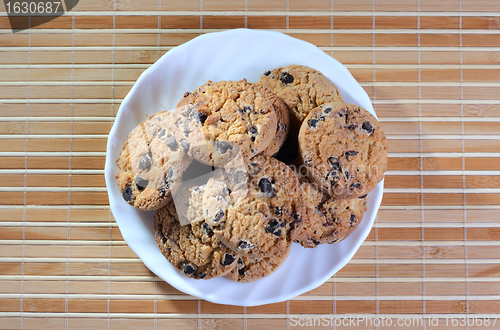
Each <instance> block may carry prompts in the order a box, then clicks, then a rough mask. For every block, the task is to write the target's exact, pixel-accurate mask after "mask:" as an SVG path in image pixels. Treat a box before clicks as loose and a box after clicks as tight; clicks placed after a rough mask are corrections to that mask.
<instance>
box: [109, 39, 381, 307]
mask: <svg viewBox="0 0 500 330" xmlns="http://www.w3.org/2000/svg"><path fill="white" fill-rule="evenodd" d="M290 64H299V65H306V66H309V67H312V68H314V69H317V70H319V71H321V72H322V73H323V74H325V75H326V76H327V77H328V78H330V79H331V80H332V81H333V82H334V83H335V84H336V85H337V87H338V88H339V90H340V91H341V93H342V96H343V97H344V100H345V101H346V102H350V103H354V104H357V105H359V106H361V107H363V108H365V109H367V110H368V111H370V112H371V113H372V114H375V113H374V110H373V107H372V105H371V102H370V99H369V97H368V95H367V94H366V93H365V91H364V90H363V88H362V87H361V86H360V85H359V84H358V83H357V82H356V80H355V79H354V78H353V77H352V75H351V74H350V73H349V71H348V70H347V69H346V68H345V67H344V66H343V65H342V64H340V63H339V62H338V61H336V60H335V59H333V58H331V57H330V56H328V55H327V54H325V53H324V52H323V51H321V50H320V49H319V48H317V47H316V46H314V45H312V44H310V43H307V42H304V41H301V40H298V39H295V38H292V37H289V36H287V35H285V34H282V33H278V32H269V31H255V30H248V29H237V30H230V31H225V32H217V33H208V34H204V35H202V36H199V37H197V38H195V39H193V40H191V41H189V42H187V43H185V44H183V45H180V46H178V47H175V48H174V49H172V50H170V51H169V52H168V53H166V54H165V55H164V56H163V57H162V58H160V59H159V60H158V61H157V62H156V63H155V64H153V65H152V66H151V67H150V68H149V69H147V70H146V71H145V72H144V73H143V74H142V75H141V76H140V77H139V79H138V80H137V82H136V83H135V84H134V86H133V87H132V89H131V91H130V92H129V93H128V95H127V96H126V97H125V99H124V100H123V102H122V104H121V105H120V109H119V110H118V114H117V116H116V120H115V122H114V124H113V127H112V129H111V131H110V133H109V138H108V144H107V151H106V165H105V177H106V186H107V190H108V195H109V204H110V207H111V211H112V212H113V215H114V218H115V220H116V222H117V223H118V226H119V228H120V231H121V233H122V236H123V238H124V239H125V241H126V242H127V244H128V245H129V246H130V248H131V249H132V250H133V251H134V252H135V253H136V254H137V256H138V257H139V258H141V260H142V261H143V262H144V264H145V265H146V266H147V267H148V268H149V269H150V270H151V271H152V272H153V273H155V274H156V275H158V276H159V277H160V278H162V279H163V280H165V281H166V282H168V283H169V284H170V285H172V286H173V287H175V288H176V289H178V290H180V291H182V292H185V293H187V294H190V295H193V296H196V297H199V298H202V299H205V300H208V301H211V302H215V303H221V304H230V305H240V306H255V305H262V304H269V303H275V302H280V301H284V300H288V299H291V298H293V297H295V296H298V295H300V294H302V293H304V292H306V291H309V290H312V289H314V288H316V287H318V286H320V285H321V284H323V283H324V282H325V281H326V280H328V279H329V278H330V277H331V276H332V275H334V274H335V273H336V272H337V271H339V269H341V268H342V267H343V266H345V265H346V264H347V262H348V261H349V260H350V259H351V258H352V257H353V255H354V253H355V252H356V251H357V250H358V248H359V247H360V245H361V244H362V243H363V241H364V240H365V239H366V237H367V236H368V234H369V232H370V230H371V228H372V226H373V221H374V219H375V216H376V213H377V210H378V208H379V206H380V203H381V200H382V191H383V181H382V182H381V183H379V184H378V185H377V187H376V189H375V190H374V191H372V192H371V193H370V194H369V195H368V210H367V212H366V213H365V215H364V217H363V220H362V221H361V223H360V224H359V226H358V227H357V228H356V230H354V232H353V233H352V234H351V235H350V236H349V237H348V238H347V239H345V240H344V241H342V242H340V243H338V244H333V245H330V244H323V245H320V246H318V247H317V248H315V249H305V248H303V247H302V246H300V245H298V244H293V247H292V250H291V252H290V255H289V257H288V259H287V260H286V261H285V263H284V264H283V265H282V266H281V267H280V268H279V269H278V270H277V271H276V272H275V273H273V274H271V275H270V276H268V277H265V278H263V279H261V280H258V281H255V282H251V283H238V282H232V281H230V280H228V279H226V278H215V279H210V280H194V279H191V278H188V277H186V276H184V275H183V274H181V273H180V272H179V271H177V269H175V268H174V267H173V266H172V265H171V264H170V263H169V262H168V261H167V260H166V259H165V258H164V257H163V255H162V254H161V252H160V250H159V248H158V247H157V245H156V241H155V236H154V231H153V221H152V220H153V215H154V212H147V211H141V210H138V209H135V208H133V207H132V206H130V205H129V204H127V203H126V202H125V201H124V200H123V199H122V197H121V195H120V191H119V190H118V186H117V183H116V179H115V175H116V173H117V172H118V167H117V166H116V163H115V161H116V159H117V158H118V156H119V154H120V151H121V149H122V146H123V144H124V143H125V141H126V140H127V135H128V133H129V132H130V131H131V130H132V129H133V128H134V127H135V126H136V125H138V124H139V123H140V122H142V121H143V120H144V119H146V118H147V117H148V116H149V115H151V114H153V113H155V112H158V111H161V110H165V109H168V110H172V109H174V108H175V105H176V104H177V102H178V101H179V100H180V99H181V98H182V96H183V94H184V93H185V92H187V91H190V92H191V91H193V90H194V89H195V88H196V87H198V86H199V85H201V84H204V83H206V82H207V81H208V80H212V81H219V80H241V79H243V78H247V80H248V81H249V82H256V81H258V80H259V78H260V76H261V75H262V74H263V73H264V72H265V71H267V70H271V69H274V68H277V67H280V66H281V67H283V66H287V65H290Z"/></svg>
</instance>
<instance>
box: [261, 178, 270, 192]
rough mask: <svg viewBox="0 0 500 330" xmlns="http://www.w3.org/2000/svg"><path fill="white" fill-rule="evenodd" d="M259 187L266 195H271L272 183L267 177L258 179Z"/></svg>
mask: <svg viewBox="0 0 500 330" xmlns="http://www.w3.org/2000/svg"><path fill="white" fill-rule="evenodd" d="M259 189H260V191H261V192H262V193H264V194H266V195H271V194H272V193H273V185H272V184H271V181H269V179H267V178H262V179H260V180H259Z"/></svg>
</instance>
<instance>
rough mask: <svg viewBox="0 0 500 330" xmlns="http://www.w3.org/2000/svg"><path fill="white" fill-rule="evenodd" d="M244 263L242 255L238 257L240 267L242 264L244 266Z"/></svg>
mask: <svg viewBox="0 0 500 330" xmlns="http://www.w3.org/2000/svg"><path fill="white" fill-rule="evenodd" d="M243 265H244V263H243V259H241V257H240V258H239V259H238V267H240V266H243Z"/></svg>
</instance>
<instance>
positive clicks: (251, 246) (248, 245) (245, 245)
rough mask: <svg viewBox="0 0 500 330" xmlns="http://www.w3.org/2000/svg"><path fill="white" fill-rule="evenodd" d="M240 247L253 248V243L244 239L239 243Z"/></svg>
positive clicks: (244, 248) (242, 248)
mask: <svg viewBox="0 0 500 330" xmlns="http://www.w3.org/2000/svg"><path fill="white" fill-rule="evenodd" d="M238 248H239V249H241V250H249V249H251V248H253V245H252V244H251V243H249V242H247V241H243V240H242V241H240V242H239V243H238Z"/></svg>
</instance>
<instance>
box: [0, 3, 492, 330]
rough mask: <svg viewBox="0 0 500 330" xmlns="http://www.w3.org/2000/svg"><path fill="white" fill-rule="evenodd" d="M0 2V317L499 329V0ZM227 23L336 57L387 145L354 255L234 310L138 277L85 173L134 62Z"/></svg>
mask: <svg viewBox="0 0 500 330" xmlns="http://www.w3.org/2000/svg"><path fill="white" fill-rule="evenodd" d="M0 11H1V12H0V329H120V330H125V329H277V328H283V329H294V328H300V329H307V328H308V329H333V328H335V329H403V328H404V329H430V328H434V329H438V328H439V329H495V328H496V329H500V320H498V322H496V324H495V325H494V323H493V322H494V321H495V320H496V319H495V318H497V317H500V243H499V239H500V221H499V220H500V70H499V68H500V1H499V0H478V1H475V0H403V1H397V2H396V1H392V0H345V1H341V0H278V1H268V0H237V1H230V0H185V1H174V0H144V1H132V0H115V1H101V0H99V1H98V0H80V1H79V3H78V4H77V5H76V7H75V8H74V10H73V11H71V12H69V13H67V14H65V15H64V16H62V17H59V18H57V19H55V20H53V21H51V22H48V23H45V24H43V25H40V26H37V27H36V28H33V29H30V30H26V31H24V32H19V33H15V34H13V33H12V31H11V30H10V25H9V21H8V18H7V16H6V14H5V7H4V6H3V3H2V4H0ZM238 27H248V28H256V29H270V30H278V31H282V32H285V33H287V34H289V35H291V36H293V37H296V38H299V39H303V40H306V41H309V42H311V43H313V44H315V45H317V46H319V47H321V49H323V50H324V51H325V52H326V53H327V54H330V55H331V56H333V57H334V58H336V59H338V60H339V61H341V62H342V63H344V64H345V65H346V66H347V68H348V69H349V70H350V71H351V73H352V74H353V75H354V77H355V78H356V79H357V80H358V81H359V82H360V84H361V85H362V86H363V87H364V88H365V90H366V91H367V92H368V94H369V96H370V97H371V99H372V100H373V104H374V107H375V109H376V112H377V114H378V116H379V117H380V120H381V122H382V124H383V127H384V129H385V131H386V133H387V135H388V138H389V144H390V160H389V171H388V172H387V176H386V181H385V182H386V189H385V194H384V200H383V204H382V207H381V209H380V211H379V213H378V218H377V221H376V223H375V226H374V228H373V230H372V233H371V234H370V236H369V238H368V239H367V240H366V242H365V243H364V244H363V246H362V247H361V248H360V250H359V252H358V253H357V254H356V256H355V257H354V259H353V260H352V261H351V262H350V263H349V264H348V265H347V266H346V267H344V268H343V269H342V270H341V271H339V272H338V274H336V276H334V277H333V278H331V279H330V280H328V281H327V282H326V283H325V284H323V285H322V286H320V287H319V288H317V289H315V290H313V291H311V292H308V293H306V294H303V295H301V296H299V297H297V298H295V299H292V300H290V301H287V302H283V303H278V304H273V305H266V306H260V307H248V308H243V307H232V306H223V305H217V304H212V303H208V302H206V301H200V300H198V299H195V298H193V297H191V296H187V295H185V294H183V293H181V292H178V291H176V290H175V289H173V288H172V287H171V286H169V285H168V284H166V283H165V282H163V281H161V280H160V279H158V278H157V277H156V276H154V275H153V274H152V273H151V272H150V271H149V270H148V269H147V268H146V267H145V266H144V265H143V264H142V262H141V261H140V260H139V259H138V258H137V257H136V256H135V254H134V253H133V252H132V251H131V250H130V248H128V246H127V245H126V244H125V242H124V241H123V239H122V237H121V235H120V231H119V230H118V227H117V225H116V223H115V221H114V220H113V216H112V214H111V212H110V210H109V206H108V200H107V193H106V189H105V185H104V175H103V168H104V158H105V150H106V138H107V134H108V132H109V130H110V128H111V125H112V123H113V120H114V115H115V114H116V112H117V110H118V107H119V105H120V102H121V100H122V99H123V98H124V97H125V95H126V94H127V92H128V91H129V90H130V88H131V86H132V85H133V83H134V81H135V80H136V79H137V78H138V76H139V75H140V73H141V72H142V71H144V70H145V69H146V68H147V67H149V66H150V65H151V64H152V63H154V62H155V61H156V60H157V59H158V58H159V57H160V56H161V55H163V54H164V53H166V52H167V51H168V50H169V49H171V48H172V47H174V46H176V45H179V44H181V43H183V42H185V41H188V40H190V39H192V38H194V37H196V36H198V35H200V34H202V33H206V32H211V31H219V30H223V29H229V28H238ZM324 316H326V317H324ZM330 316H331V317H336V318H339V319H333V318H332V319H328V317H330ZM347 316H352V317H357V316H359V317H361V316H364V317H366V316H369V317H373V319H371V321H360V322H357V323H355V322H352V321H351V319H347V320H349V322H346V321H345V319H344V320H343V319H340V318H341V317H347ZM312 317H324V318H323V320H326V321H323V323H319V322H317V320H316V321H314V319H313V318H312ZM463 317H469V319H468V322H466V323H464V321H463V319H462V320H460V319H459V318H463ZM411 318H416V319H418V320H422V319H424V324H422V321H420V323H419V322H415V321H410V322H408V321H407V320H408V319H411ZM339 320H340V321H339ZM377 320H378V321H377ZM384 320H385V322H386V323H383V322H384ZM388 320H391V324H389V321H388ZM401 320H403V321H404V322H405V324H402V323H397V322H401ZM311 322H316V323H311ZM487 322H488V323H487Z"/></svg>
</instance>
